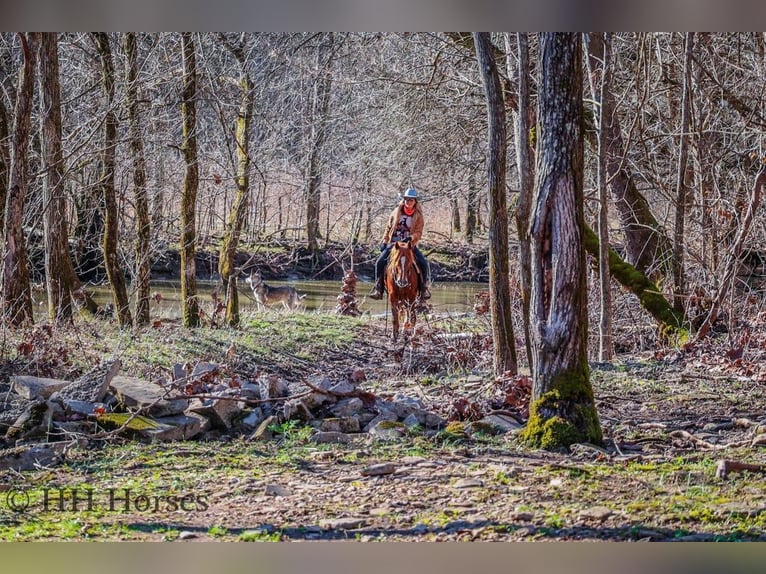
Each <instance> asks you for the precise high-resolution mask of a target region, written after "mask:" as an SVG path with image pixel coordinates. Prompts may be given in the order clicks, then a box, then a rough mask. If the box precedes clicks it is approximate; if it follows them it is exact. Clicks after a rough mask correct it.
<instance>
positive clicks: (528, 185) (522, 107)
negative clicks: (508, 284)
mask: <svg viewBox="0 0 766 574" xmlns="http://www.w3.org/2000/svg"><path fill="white" fill-rule="evenodd" d="M516 42H517V46H518V51H519V66H518V72H517V74H516V75H517V78H518V84H519V93H518V102H519V109H518V112H517V117H516V130H515V134H514V135H515V139H516V164H517V166H518V170H519V189H520V190H521V191H520V193H519V200H518V202H517V204H516V232H517V233H518V236H519V267H520V271H521V309H522V315H523V317H524V325H523V327H524V346H525V348H526V352H527V361H528V364H530V365H531V364H532V339H531V334H530V332H529V328H530V321H529V318H530V316H529V300H530V297H531V292H532V262H531V260H532V256H531V251H530V250H531V245H530V237H529V218H530V216H531V212H532V194H533V193H534V184H535V167H534V150H533V149H532V145H531V138H530V133H531V131H532V125H533V122H534V110H533V108H532V104H531V101H530V88H529V77H530V75H531V72H530V65H529V38H528V37H527V34H524V33H518V34H517V38H516ZM510 48H511V42H510V38H509V36H508V35H506V53H507V54H510V53H511V49H510ZM506 57H507V58H508V59H509V60H510V58H509V57H508V56H506ZM508 67H509V70H508V77H509V78H510V77H513V76H512V70H511V69H510V68H511V66H510V62H509V64H508Z"/></svg>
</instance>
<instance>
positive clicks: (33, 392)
mask: <svg viewBox="0 0 766 574" xmlns="http://www.w3.org/2000/svg"><path fill="white" fill-rule="evenodd" d="M11 383H12V385H13V392H14V393H16V394H17V395H19V396H20V397H24V398H25V399H27V400H30V401H33V400H35V399H47V398H50V396H51V395H52V394H53V393H55V392H56V391H59V390H61V389H63V388H64V387H66V386H67V385H69V384H71V382H70V381H61V380H59V379H46V378H43V377H31V376H25V375H17V376H15V377H12V378H11Z"/></svg>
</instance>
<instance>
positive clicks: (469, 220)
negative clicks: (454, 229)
mask: <svg viewBox="0 0 766 574" xmlns="http://www.w3.org/2000/svg"><path fill="white" fill-rule="evenodd" d="M475 184H476V181H475V176H474V171H473V170H471V172H470V173H469V174H468V193H467V194H466V197H465V234H464V235H463V236H464V237H465V241H466V243H468V244H469V245H470V244H471V243H473V238H474V236H475V235H476V210H477V209H478V208H479V206H478V201H477V200H478V198H479V190H478V189H476V185H475Z"/></svg>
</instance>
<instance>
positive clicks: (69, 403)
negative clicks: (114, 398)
mask: <svg viewBox="0 0 766 574" xmlns="http://www.w3.org/2000/svg"><path fill="white" fill-rule="evenodd" d="M57 400H58V397H57V396H56V395H55V394H54V395H53V397H52V398H51V402H55V401H57ZM59 404H61V406H62V407H63V408H64V412H65V413H66V414H70V415H71V414H75V415H80V416H83V417H90V416H94V415H95V414H96V407H99V406H103V403H92V402H90V401H78V400H75V399H63V400H61V402H60V403H59Z"/></svg>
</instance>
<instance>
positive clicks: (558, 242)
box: [522, 33, 602, 449]
mask: <svg viewBox="0 0 766 574" xmlns="http://www.w3.org/2000/svg"><path fill="white" fill-rule="evenodd" d="M581 50H582V44H581V36H580V34H577V33H544V34H541V35H540V52H541V56H540V79H539V82H538V86H539V95H538V118H537V125H538V131H539V134H540V135H539V140H538V145H537V150H538V152H537V166H536V174H537V177H536V181H535V195H534V202H533V204H534V207H533V212H532V220H531V222H530V223H531V238H532V250H531V254H532V299H531V317H530V322H531V333H532V342H533V356H532V358H533V362H532V376H533V379H534V382H533V389H532V404H531V405H530V416H529V421H528V423H527V426H526V428H525V429H524V431H523V435H522V436H523V439H524V440H525V441H526V442H528V443H530V444H532V445H534V446H538V447H541V448H546V449H556V448H560V447H568V446H569V445H570V444H572V443H575V442H591V443H597V444H598V443H600V442H601V440H602V434H601V426H600V423H599V420H598V414H597V412H596V406H595V401H594V397H593V389H592V387H591V384H590V373H589V368H588V349H587V342H588V337H587V335H588V320H587V282H586V276H585V251H584V249H583V228H584V225H585V222H584V215H583V116H582V77H583V75H582V51H581Z"/></svg>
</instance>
